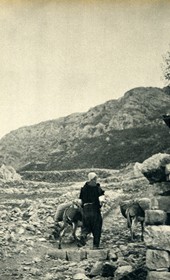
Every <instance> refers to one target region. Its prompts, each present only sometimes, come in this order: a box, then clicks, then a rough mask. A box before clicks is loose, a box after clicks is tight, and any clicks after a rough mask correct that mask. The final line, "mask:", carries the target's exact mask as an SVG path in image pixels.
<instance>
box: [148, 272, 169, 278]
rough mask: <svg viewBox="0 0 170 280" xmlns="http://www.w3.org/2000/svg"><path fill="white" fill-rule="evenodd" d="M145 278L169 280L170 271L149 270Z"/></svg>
mask: <svg viewBox="0 0 170 280" xmlns="http://www.w3.org/2000/svg"><path fill="white" fill-rule="evenodd" d="M146 279H147V280H169V279H170V272H166V271H163V272H157V271H149V272H148V275H147V278H146Z"/></svg>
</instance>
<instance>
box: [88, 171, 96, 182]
mask: <svg viewBox="0 0 170 280" xmlns="http://www.w3.org/2000/svg"><path fill="white" fill-rule="evenodd" d="M95 177H97V175H96V173H95V172H90V173H89V174H88V179H89V182H90V181H91V180H92V179H94V178H95Z"/></svg>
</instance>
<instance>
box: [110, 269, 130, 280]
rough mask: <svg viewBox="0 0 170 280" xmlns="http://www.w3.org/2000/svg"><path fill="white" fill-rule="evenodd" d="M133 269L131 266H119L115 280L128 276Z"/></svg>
mask: <svg viewBox="0 0 170 280" xmlns="http://www.w3.org/2000/svg"><path fill="white" fill-rule="evenodd" d="M132 270H133V268H132V266H131V265H125V266H119V267H118V268H117V269H116V271H115V274H114V279H115V280H119V279H121V278H122V277H123V276H125V275H128V274H129V273H130V272H132Z"/></svg>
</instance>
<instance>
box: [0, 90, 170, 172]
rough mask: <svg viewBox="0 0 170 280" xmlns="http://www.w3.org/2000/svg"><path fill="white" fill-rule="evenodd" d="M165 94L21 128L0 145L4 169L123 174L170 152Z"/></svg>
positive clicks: (139, 95) (134, 94)
mask: <svg viewBox="0 0 170 280" xmlns="http://www.w3.org/2000/svg"><path fill="white" fill-rule="evenodd" d="M169 108H170V95H169V93H168V91H167V88H166V89H159V88H143V87H141V88H135V89H132V90H130V91H128V92H126V93H125V95H124V96H123V97H122V98H120V99H118V100H110V101H107V102H106V103H104V104H101V105H98V106H96V107H94V108H91V109H90V110H89V111H88V112H86V113H80V114H78V113H77V114H72V115H70V116H67V117H63V118H60V119H57V120H51V121H46V122H42V123H40V124H37V125H32V126H28V127H22V128H19V129H18V130H15V131H12V132H10V133H9V134H7V135H6V136H4V137H3V138H2V139H1V140H0V163H1V164H2V163H4V164H7V165H12V166H13V167H14V168H15V169H17V170H65V169H74V168H91V167H96V168H120V167H121V166H123V165H127V164H129V163H131V162H136V161H139V162H142V161H143V160H145V159H146V158H148V157H149V156H151V155H153V154H155V153H158V152H170V150H169V145H168V143H169V130H168V127H167V126H166V125H165V123H164V122H163V120H162V115H164V114H166V113H168V112H169Z"/></svg>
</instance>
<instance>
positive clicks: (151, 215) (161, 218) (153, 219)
mask: <svg viewBox="0 0 170 280" xmlns="http://www.w3.org/2000/svg"><path fill="white" fill-rule="evenodd" d="M165 221H166V213H165V212H164V211H163V210H146V211H145V224H146V225H163V224H165Z"/></svg>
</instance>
